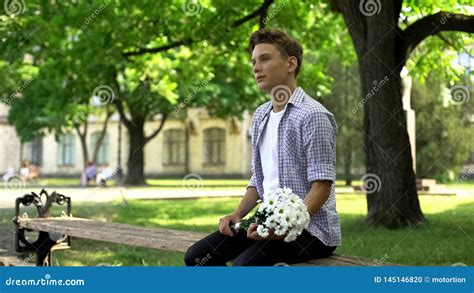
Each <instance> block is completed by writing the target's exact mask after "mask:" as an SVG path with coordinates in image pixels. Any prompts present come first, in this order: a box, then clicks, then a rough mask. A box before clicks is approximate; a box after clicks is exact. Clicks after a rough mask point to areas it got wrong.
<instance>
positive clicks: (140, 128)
mask: <svg viewBox="0 0 474 293" xmlns="http://www.w3.org/2000/svg"><path fill="white" fill-rule="evenodd" d="M132 121H133V122H132V125H130V126H131V127H130V128H129V127H127V128H128V137H129V146H130V148H129V151H128V164H127V165H128V172H127V176H126V177H125V184H126V185H144V184H145V182H146V181H145V173H144V163H145V161H144V147H145V144H146V138H145V131H144V127H145V120H144V119H141V118H135V117H134V119H132Z"/></svg>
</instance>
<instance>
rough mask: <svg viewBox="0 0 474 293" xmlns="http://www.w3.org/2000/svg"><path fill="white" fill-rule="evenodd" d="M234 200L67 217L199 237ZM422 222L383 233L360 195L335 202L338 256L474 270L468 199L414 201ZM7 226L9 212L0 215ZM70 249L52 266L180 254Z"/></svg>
mask: <svg viewBox="0 0 474 293" xmlns="http://www.w3.org/2000/svg"><path fill="white" fill-rule="evenodd" d="M238 200H239V199H238V198H202V199H182V200H143V201H130V202H128V203H124V202H114V203H110V204H94V205H76V206H74V207H73V214H74V215H75V216H78V217H87V218H94V219H99V220H108V221H114V222H121V223H129V224H136V225H143V226H149V227H163V228H172V229H182V230H190V231H199V232H212V231H214V230H215V229H217V221H218V219H219V218H220V217H221V216H222V215H225V214H227V213H230V212H231V211H232V210H233V209H234V207H235V205H236V204H237V202H238ZM420 201H421V204H422V209H423V212H424V213H425V215H426V217H427V222H426V223H425V224H424V225H422V226H421V227H419V228H416V229H402V230H396V231H393V230H387V229H384V228H372V227H369V226H367V225H365V224H364V219H365V214H366V201H365V198H364V196H361V195H341V196H339V197H338V198H337V205H338V211H339V213H340V215H341V222H342V234H343V244H342V245H341V246H340V247H338V249H337V250H336V251H337V252H338V253H343V254H350V255H355V256H360V257H368V258H373V259H375V260H378V261H379V262H389V263H398V264H404V265H443V266H450V265H452V264H455V263H464V264H466V265H474V254H472V249H473V247H474V217H473V216H472V215H473V214H474V197H459V196H458V197H452V196H451V197H443V196H420ZM0 216H1V219H2V224H4V225H11V224H10V223H11V222H10V221H11V218H12V211H3V212H2V214H0ZM73 240H74V241H73V249H71V250H64V251H57V252H54V257H53V261H54V264H55V265H61V266H68V265H78V266H82V265H97V264H99V263H107V264H113V265H127V266H128V265H165V266H167V265H177V266H179V265H183V263H182V258H183V253H180V252H172V251H160V250H154V249H147V248H139V247H132V246H126V245H116V244H110V243H105V242H98V241H92V240H86V239H73Z"/></svg>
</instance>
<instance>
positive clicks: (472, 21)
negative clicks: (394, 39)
mask: <svg viewBox="0 0 474 293" xmlns="http://www.w3.org/2000/svg"><path fill="white" fill-rule="evenodd" d="M442 31H458V32H467V33H474V16H473V15H465V14H452V13H449V12H443V11H441V12H438V13H436V14H432V15H428V16H425V17H423V18H422V19H420V20H417V21H416V22H415V23H413V24H412V25H410V26H409V27H407V28H406V29H405V31H404V34H405V42H404V48H403V49H404V51H403V53H404V54H403V55H404V58H405V60H406V58H408V56H409V55H410V53H411V52H413V50H414V49H415V48H416V46H418V45H419V44H420V43H421V42H422V41H423V40H424V39H425V38H427V37H428V36H432V35H436V34H438V33H440V32H442Z"/></svg>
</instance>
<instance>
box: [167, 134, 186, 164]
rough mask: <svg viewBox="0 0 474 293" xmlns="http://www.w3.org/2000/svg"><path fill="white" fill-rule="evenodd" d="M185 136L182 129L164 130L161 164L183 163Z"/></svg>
mask: <svg viewBox="0 0 474 293" xmlns="http://www.w3.org/2000/svg"><path fill="white" fill-rule="evenodd" d="M185 160H186V137H185V132H184V130H181V129H170V130H166V131H165V132H164V152H163V165H184V164H185Z"/></svg>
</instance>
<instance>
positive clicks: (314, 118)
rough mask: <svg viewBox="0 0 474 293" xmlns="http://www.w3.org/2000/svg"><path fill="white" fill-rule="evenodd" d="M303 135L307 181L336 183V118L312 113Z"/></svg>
mask: <svg viewBox="0 0 474 293" xmlns="http://www.w3.org/2000/svg"><path fill="white" fill-rule="evenodd" d="M305 124H306V125H305V129H304V131H305V133H304V135H303V141H304V150H305V153H306V158H305V159H306V163H307V170H306V172H307V180H308V182H313V181H315V180H321V181H323V180H330V181H332V182H336V135H337V124H336V121H335V119H334V117H333V116H332V115H330V114H327V113H323V112H316V113H311V114H310V115H309V117H308V119H306V123H305Z"/></svg>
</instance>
